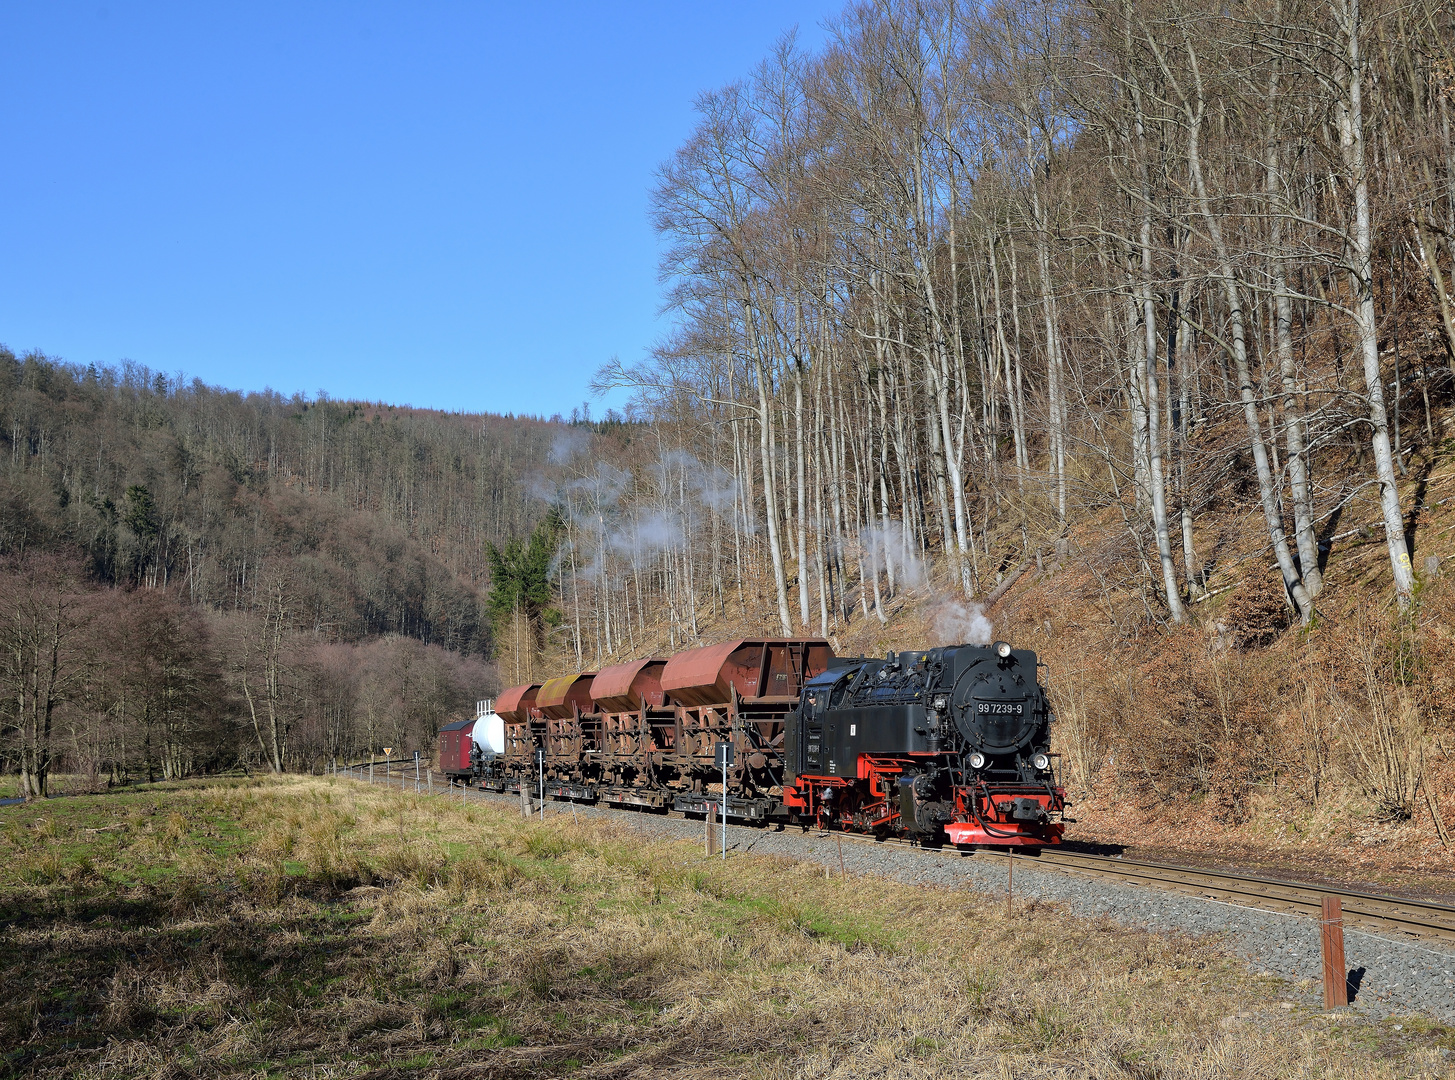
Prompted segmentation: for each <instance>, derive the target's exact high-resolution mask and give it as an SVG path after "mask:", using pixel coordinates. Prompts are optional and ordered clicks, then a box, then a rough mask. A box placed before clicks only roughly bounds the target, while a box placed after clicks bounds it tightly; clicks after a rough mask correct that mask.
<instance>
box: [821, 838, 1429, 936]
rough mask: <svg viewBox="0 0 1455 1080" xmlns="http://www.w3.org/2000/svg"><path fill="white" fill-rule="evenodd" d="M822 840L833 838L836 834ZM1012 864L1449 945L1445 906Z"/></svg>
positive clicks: (1311, 888) (1291, 887) (1219, 875)
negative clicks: (1332, 916) (1337, 911)
mask: <svg viewBox="0 0 1455 1080" xmlns="http://www.w3.org/2000/svg"><path fill="white" fill-rule="evenodd" d="M826 835H834V836H837V835H839V834H837V833H832V834H826ZM842 835H843V836H844V837H845V839H852V840H855V841H858V842H861V843H871V844H872V843H891V842H897V843H901V844H905V846H914V845H909V844H908V843H907V842H906V841H902V840H900V841H878V840H875V839H873V838H872V837H867V836H858V835H855V834H853V833H844V834H842ZM918 850H922V851H925V852H926V853H934V854H938V855H942V856H944V855H951V853H949V852H945V851H943V850H936V849H934V848H919V849H918ZM964 854H967V853H961V852H955V853H953V855H964ZM953 855H952V856H951V857H953ZM987 857H988V858H991V859H999V860H1002V861H1006V862H1009V861H1010V859H1011V858H1012V856H1009V855H1007V854H1005V853H1003V852H1000V851H989V850H982V851H977V852H976V853H975V858H977V859H978V858H987ZM1013 858H1015V860H1016V862H1018V863H1020V864H1023V865H1025V866H1026V867H1027V868H1028V869H1029V868H1034V869H1039V870H1054V871H1057V872H1059V873H1065V874H1079V875H1082V876H1085V877H1093V878H1103V879H1111V880H1114V881H1117V882H1118V883H1120V884H1123V885H1143V886H1149V887H1152V888H1157V889H1163V890H1166V891H1169V892H1177V893H1182V894H1184V895H1186V896H1196V897H1198V898H1200V899H1203V900H1217V901H1221V902H1223V903H1230V904H1239V905H1242V906H1243V907H1253V908H1261V909H1263V910H1265V911H1278V912H1283V913H1284V914H1297V915H1308V916H1311V917H1313V918H1318V917H1319V916H1320V914H1321V908H1322V904H1323V899H1324V897H1326V896H1337V897H1339V899H1340V901H1341V903H1342V905H1343V909H1344V922H1345V924H1346V925H1347V926H1349V927H1351V928H1354V929H1365V930H1372V931H1376V932H1381V933H1390V932H1391V931H1395V932H1399V933H1402V934H1407V935H1409V936H1411V937H1417V938H1424V939H1427V940H1443V941H1445V942H1450V943H1455V907H1451V906H1449V905H1446V904H1435V903H1431V902H1428V901H1424V900H1410V899H1406V898H1404V897H1399V896H1379V895H1377V894H1374V893H1365V892H1357V891H1354V890H1351V889H1340V888H1334V887H1329V886H1323V885H1311V884H1306V883H1302V882H1292V881H1279V880H1277V879H1274V878H1263V877H1255V876H1253V875H1250V874H1232V873H1224V872H1221V871H1217V870H1203V869H1197V868H1195V867H1189V866H1177V865H1174V864H1171V863H1154V862H1142V861H1140V860H1136V859H1121V858H1112V857H1110V856H1107V855H1091V854H1087V853H1085V852H1079V851H1069V850H1065V849H1057V848H1043V849H1042V850H1041V854H1039V855H1037V856H1034V857H1027V856H1025V855H1019V856H1014V857H1013Z"/></svg>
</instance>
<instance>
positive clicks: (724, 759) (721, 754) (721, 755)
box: [716, 742, 733, 769]
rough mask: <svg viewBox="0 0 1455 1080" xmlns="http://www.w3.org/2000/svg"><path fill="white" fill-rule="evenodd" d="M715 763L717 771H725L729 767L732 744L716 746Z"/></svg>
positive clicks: (724, 743) (731, 761) (731, 759)
mask: <svg viewBox="0 0 1455 1080" xmlns="http://www.w3.org/2000/svg"><path fill="white" fill-rule="evenodd" d="M716 761H717V767H718V768H719V769H726V768H727V767H728V766H729V765H731V764H732V763H733V744H732V743H730V742H720V743H718V744H717V758H716Z"/></svg>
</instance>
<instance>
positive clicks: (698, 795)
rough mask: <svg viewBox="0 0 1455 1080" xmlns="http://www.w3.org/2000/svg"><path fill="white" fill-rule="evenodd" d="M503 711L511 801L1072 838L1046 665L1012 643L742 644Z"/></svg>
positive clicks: (504, 785)
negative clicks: (526, 796) (720, 811)
mask: <svg viewBox="0 0 1455 1080" xmlns="http://www.w3.org/2000/svg"><path fill="white" fill-rule="evenodd" d="M495 711H496V713H497V714H498V715H499V717H500V720H501V721H502V722H503V724H504V748H503V752H502V753H500V754H498V755H495V756H493V757H491V758H489V759H488V760H486V759H477V764H476V777H477V780H478V782H479V783H480V785H481V786H482V787H485V788H490V789H493V790H496V791H518V790H520V789H521V788H522V787H526V788H527V789H528V790H535V789H537V788H538V786H542V785H543V786H544V789H545V794H546V795H548V796H551V797H554V798H559V799H571V800H576V801H582V802H604V803H608V804H613V805H619V806H633V807H637V808H640V809H647V810H658V811H662V810H674V809H675V810H677V811H680V812H684V813H688V814H703V813H706V812H708V809H709V807H713V808H716V807H719V806H722V805H726V808H727V814H728V817H729V818H730V819H734V820H738V821H741V822H755V823H760V824H766V823H779V824H799V825H804V826H808V825H817V826H819V827H822V828H837V829H845V830H851V831H857V832H864V833H871V834H876V835H891V834H897V835H905V836H909V837H911V838H914V839H916V840H919V841H920V842H923V843H943V842H945V841H947V840H948V841H949V842H950V843H953V844H956V845H961V846H975V845H980V846H1028V847H1038V846H1042V845H1045V844H1054V843H1058V842H1059V841H1060V838H1061V835H1062V831H1063V829H1064V825H1063V824H1062V820H1063V818H1064V810H1065V798H1064V794H1063V792H1062V791H1061V789H1060V787H1059V786H1058V785H1057V783H1056V780H1055V775H1054V771H1053V768H1052V765H1053V758H1052V755H1051V751H1050V710H1049V707H1048V703H1047V699H1046V695H1045V692H1044V690H1043V688H1042V686H1041V684H1040V682H1039V680H1038V678H1037V663H1036V656H1035V654H1034V653H1031V652H1026V651H1024V650H1017V649H1012V648H1011V647H1010V646H1009V645H1007V644H1005V643H1004V642H997V643H996V644H995V645H994V646H990V647H982V646H975V645H959V646H951V647H945V648H935V649H927V650H920V651H914V652H902V653H891V654H889V655H888V656H887V657H885V658H884V659H882V660H879V659H870V658H867V657H854V658H847V657H835V656H834V655H833V652H832V650H831V649H830V648H829V645H828V643H827V642H826V641H823V640H822V639H819V638H803V639H783V638H778V639H758V640H751V639H739V640H736V641H729V642H725V643H723V644H721V645H713V646H707V647H704V648H700V649H692V650H689V651H687V652H683V653H678V654H676V655H675V656H672V657H670V658H666V659H646V660H637V661H634V662H631V663H628V664H620V665H617V666H615V667H608V668H605V669H603V670H601V671H599V672H596V671H586V672H579V673H576V674H570V675H564V676H561V677H559V678H555V679H549V680H547V681H545V682H543V683H538V684H531V685H526V686H517V687H511V688H510V689H509V690H506V691H505V692H504V693H502V694H501V695H500V697H499V698H498V699H497V701H496V704H495ZM724 742H726V743H731V744H732V746H733V747H734V750H735V753H734V755H733V763H732V765H731V766H730V768H729V770H728V774H727V788H728V790H727V791H726V792H723V790H722V773H721V771H720V770H719V769H717V768H716V767H715V766H714V750H715V747H716V745H717V744H719V743H724Z"/></svg>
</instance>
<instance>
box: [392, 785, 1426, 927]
mask: <svg viewBox="0 0 1455 1080" xmlns="http://www.w3.org/2000/svg"><path fill="white" fill-rule="evenodd" d="M386 782H387V781H386ZM470 790H471V794H472V795H473V794H479V795H483V794H485V793H484V792H478V793H477V792H476V791H475V790H474V789H470ZM505 797H506V798H513V797H512V796H505ZM599 809H607V810H611V811H612V812H613V813H621V814H630V813H641V811H634V810H629V809H616V808H612V807H606V806H600V807H599ZM653 816H659V815H653ZM664 816H667V817H674V818H686V817H687V815H686V814H683V813H681V812H679V811H675V810H673V811H668V812H667V813H666V814H665V815H664ZM729 827H731V828H754V829H756V828H762V826H757V825H753V826H747V825H733V824H732V823H731V822H730V823H729ZM817 835H819V836H820V837H823V838H830V837H842V838H843V839H845V840H848V841H850V842H853V843H860V844H876V845H893V846H898V847H904V848H909V849H911V850H914V851H918V852H922V853H924V854H925V855H927V856H935V857H940V858H963V857H969V856H971V855H972V853H970V852H959V851H955V850H953V849H948V850H947V849H944V848H926V847H921V846H919V845H917V844H912V843H910V842H909V841H907V840H903V839H899V838H888V839H884V840H879V839H876V838H874V837H871V836H863V835H861V834H858V833H849V832H844V833H840V832H828V833H819V834H817ZM973 857H974V858H976V859H995V860H1001V861H1004V862H1006V863H1007V870H1009V869H1010V867H1009V863H1010V861H1011V860H1012V859H1014V861H1015V862H1016V863H1017V864H1019V865H1022V866H1024V868H1025V869H1037V870H1049V871H1055V872H1057V873H1064V874H1075V875H1081V876H1085V877H1092V878H1102V879H1109V880H1113V881H1116V882H1118V883H1120V884H1123V885H1136V886H1144V887H1149V888H1156V889H1163V890H1166V891H1170V892H1177V893H1181V894H1183V895H1186V896H1195V897H1198V898H1200V899H1203V900H1214V901H1219V902H1222V903H1229V904H1237V905H1241V906H1243V907H1252V908H1261V909H1263V910H1265V911H1277V912H1282V913H1284V914H1289V915H1307V916H1311V917H1314V918H1317V917H1318V916H1319V914H1320V909H1321V905H1322V903H1323V899H1324V897H1326V896H1337V897H1339V899H1340V901H1341V902H1342V905H1343V910H1344V922H1345V924H1346V925H1347V926H1349V927H1350V928H1351V929H1356V930H1359V929H1362V930H1369V931H1374V932H1377V933H1386V934H1387V933H1391V932H1394V933H1399V934H1403V935H1407V936H1409V937H1413V938H1420V939H1424V940H1429V941H1443V942H1445V943H1447V944H1455V907H1452V906H1449V905H1445V904H1436V903H1431V902H1428V901H1423V900H1410V899H1406V898H1404V897H1397V896H1380V895H1377V894H1374V893H1365V892H1358V891H1354V890H1350V889H1340V888H1333V887H1326V886H1322V885H1312V884H1307V883H1301V882H1290V881H1279V880H1276V879H1273V878H1263V877H1256V876H1254V875H1250V874H1233V873H1224V872H1220V871H1216V870H1206V869H1198V868H1194V867H1188V866H1177V865H1174V864H1171V863H1155V862H1143V861H1140V860H1136V859H1122V858H1113V857H1110V856H1107V855H1092V854H1088V853H1085V852H1078V851H1070V850H1067V849H1064V848H1060V849H1058V848H1043V849H1042V851H1041V854H1040V855H1037V856H1034V857H1029V856H1025V855H1017V856H1010V855H1007V854H1005V853H1003V852H1000V851H995V850H989V849H981V850H979V851H976V852H974V853H973ZM1008 876H1009V875H1008Z"/></svg>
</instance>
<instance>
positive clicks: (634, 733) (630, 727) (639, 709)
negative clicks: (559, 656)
mask: <svg viewBox="0 0 1455 1080" xmlns="http://www.w3.org/2000/svg"><path fill="white" fill-rule="evenodd" d="M666 666H667V661H666V660H662V659H659V658H656V657H653V658H651V659H647V660H633V661H632V662H630V663H628V664H617V665H615V666H614V667H609V668H603V669H602V671H601V674H599V675H597V676H596V679H595V680H594V681H593V682H592V684H591V696H592V697H593V698H595V700H596V707H597V709H598V710H599V711H600V713H601V718H600V719H601V744H600V746H601V758H600V766H599V769H600V773H599V775H600V777H601V780H602V781H603V784H604V786H603V788H602V792H601V794H602V797H603V798H604V799H605V800H606V801H607V802H611V803H619V804H623V805H631V806H647V807H661V806H666V805H667V802H668V795H667V792H666V790H665V789H664V787H663V784H662V780H663V779H664V777H663V768H662V767H663V762H664V759H665V758H666V757H667V756H670V755H671V753H672V752H673V747H674V745H675V743H676V739H677V715H676V713H675V712H673V710H672V708H671V705H670V704H669V703H668V702H667V699H666V694H665V692H664V691H663V690H662V671H663V669H664V668H665V667H666Z"/></svg>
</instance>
